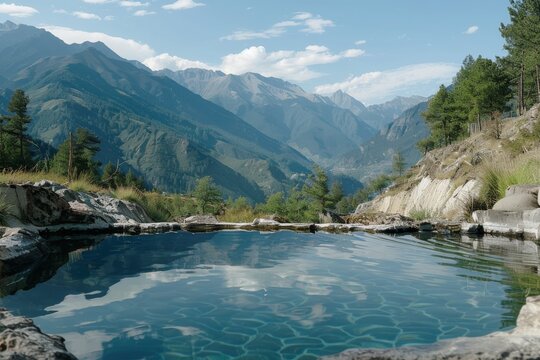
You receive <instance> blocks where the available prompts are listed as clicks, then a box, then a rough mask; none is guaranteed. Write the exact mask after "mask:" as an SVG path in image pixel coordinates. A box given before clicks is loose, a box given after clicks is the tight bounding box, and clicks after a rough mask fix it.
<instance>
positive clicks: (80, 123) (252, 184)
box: [0, 23, 311, 200]
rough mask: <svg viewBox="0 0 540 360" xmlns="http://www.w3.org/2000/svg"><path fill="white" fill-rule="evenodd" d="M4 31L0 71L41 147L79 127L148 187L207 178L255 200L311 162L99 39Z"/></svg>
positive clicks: (104, 155) (189, 184)
mask: <svg viewBox="0 0 540 360" xmlns="http://www.w3.org/2000/svg"><path fill="white" fill-rule="evenodd" d="M6 28H7V29H10V30H6ZM1 29H2V30H1V31H0V61H1V64H2V66H1V67H0V68H1V69H2V70H1V72H2V73H1V74H0V76H3V77H5V78H7V80H8V82H9V84H10V86H11V87H12V88H21V89H24V90H25V91H26V92H27V94H28V95H29V97H30V99H31V103H30V108H29V111H30V114H31V115H32V117H33V119H34V120H33V121H32V123H31V126H30V132H31V135H32V136H34V137H36V138H38V139H40V140H42V141H44V142H46V143H48V144H51V145H58V144H59V143H60V142H62V141H63V140H64V139H66V137H67V136H68V133H69V132H70V131H73V130H75V129H76V128H78V127H85V128H88V129H90V130H91V131H92V132H94V133H96V135H98V137H99V138H100V139H101V141H102V144H101V148H102V151H101V152H100V153H99V154H98V157H99V159H100V160H101V161H102V162H106V161H114V162H115V161H116V160H120V161H122V162H123V163H124V166H125V167H129V168H132V169H134V170H135V171H136V172H137V173H139V174H142V175H143V176H144V177H145V179H146V181H147V182H148V183H149V184H151V185H152V186H154V187H157V188H160V189H163V190H166V191H178V192H183V191H188V190H190V189H192V188H193V186H194V182H195V180H196V179H197V178H199V177H201V176H206V175H209V176H212V177H213V178H214V179H215V181H216V183H217V184H218V185H219V186H220V187H221V188H222V189H223V190H224V192H225V194H226V195H234V196H238V195H243V196H247V197H249V198H251V199H253V200H262V199H263V198H264V195H265V194H269V193H271V192H274V191H280V190H283V189H285V188H288V187H289V186H290V185H291V180H290V179H291V178H293V175H294V174H296V173H305V172H307V171H308V169H309V167H310V166H311V163H310V162H309V161H308V160H307V159H306V158H304V157H303V156H302V155H301V154H300V153H298V152H297V151H295V150H293V149H292V148H290V147H289V146H287V145H285V144H282V143H280V142H279V141H276V140H275V139H272V138H270V137H268V136H266V135H264V134H263V133H261V132H260V131H258V130H257V129H255V128H254V127H253V126H251V125H249V124H247V123H246V122H245V121H243V120H242V119H240V118H239V117H237V116H235V115H234V114H232V113H231V112H229V111H226V110H225V109H223V108H221V107H219V106H217V105H215V104H214V103H212V102H209V101H207V100H205V99H203V98H202V97H200V96H198V95H196V94H194V93H192V92H191V91H189V90H188V89H186V88H185V87H183V86H181V85H179V84H178V83H176V82H175V81H172V80H170V79H168V78H166V77H163V76H155V75H153V74H152V73H150V72H148V71H147V70H145V69H143V68H141V67H138V66H135V65H134V64H132V63H131V62H128V61H126V60H124V59H121V58H119V57H118V56H116V54H114V53H113V52H112V51H111V50H110V49H108V48H106V47H105V45H103V44H99V43H98V44H90V43H86V44H83V45H77V46H72V45H66V44H64V43H63V42H62V41H61V40H59V39H57V38H55V37H54V36H53V35H51V34H49V33H47V32H46V31H44V30H40V29H36V28H33V27H30V26H24V25H19V26H15V27H14V26H12V25H10V24H7V25H6V23H4V25H3V26H2V28H1ZM44 43H46V44H47V45H46V46H45V45H43V44H44ZM104 47H105V48H104ZM25 48H26V50H25ZM111 53H112V54H114V55H115V56H113V55H112V54H111ZM5 69H11V70H10V71H6V70H5ZM5 101H6V100H5V99H4V100H2V101H0V104H1V103H3V102H4V103H5Z"/></svg>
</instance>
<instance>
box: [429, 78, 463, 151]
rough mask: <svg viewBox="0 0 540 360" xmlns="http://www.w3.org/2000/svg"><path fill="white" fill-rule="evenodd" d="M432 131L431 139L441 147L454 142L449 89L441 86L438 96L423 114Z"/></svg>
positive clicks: (436, 95) (430, 102)
mask: <svg viewBox="0 0 540 360" xmlns="http://www.w3.org/2000/svg"><path fill="white" fill-rule="evenodd" d="M422 115H423V116H424V118H425V119H426V122H427V123H428V125H429V127H430V129H431V138H432V139H433V141H434V142H435V143H437V144H440V145H445V146H446V145H448V144H449V143H450V142H451V141H452V140H454V136H455V134H453V133H452V126H451V121H452V117H451V99H450V94H449V92H448V89H447V88H446V87H445V86H444V85H441V86H440V87H439V91H437V94H435V96H434V97H433V98H432V99H431V100H430V101H429V104H428V107H427V110H426V111H425V112H424V113H423V114H422Z"/></svg>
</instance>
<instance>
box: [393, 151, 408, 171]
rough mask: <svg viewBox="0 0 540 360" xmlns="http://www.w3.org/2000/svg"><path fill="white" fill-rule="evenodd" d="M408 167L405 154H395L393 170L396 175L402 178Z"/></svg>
mask: <svg viewBox="0 0 540 360" xmlns="http://www.w3.org/2000/svg"><path fill="white" fill-rule="evenodd" d="M406 165H407V164H406V163H405V158H404V157H403V154H402V153H401V152H399V151H398V152H397V153H395V154H394V157H393V159H392V168H393V169H394V173H396V174H397V175H398V176H402V175H403V171H405V166H406Z"/></svg>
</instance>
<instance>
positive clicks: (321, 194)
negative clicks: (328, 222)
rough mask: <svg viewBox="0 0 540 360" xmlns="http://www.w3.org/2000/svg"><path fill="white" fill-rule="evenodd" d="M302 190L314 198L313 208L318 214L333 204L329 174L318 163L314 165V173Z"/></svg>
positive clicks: (310, 197)
mask: <svg viewBox="0 0 540 360" xmlns="http://www.w3.org/2000/svg"><path fill="white" fill-rule="evenodd" d="M302 191H303V193H304V194H306V196H307V197H308V198H309V199H311V200H312V207H313V210H314V211H315V212H316V213H317V214H318V213H320V212H322V211H323V210H324V209H325V208H326V207H328V206H331V205H332V201H331V199H330V197H329V190H328V176H327V175H326V173H325V172H324V170H323V169H322V168H321V167H319V166H317V165H316V166H315V167H314V169H313V173H312V174H311V175H310V176H309V177H308V181H307V182H306V184H305V185H304V187H303V189H302Z"/></svg>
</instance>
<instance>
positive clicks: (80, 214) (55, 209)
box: [0, 180, 152, 227]
mask: <svg viewBox="0 0 540 360" xmlns="http://www.w3.org/2000/svg"><path fill="white" fill-rule="evenodd" d="M0 197H3V198H4V201H5V202H7V203H8V204H10V214H11V215H12V221H11V224H10V225H20V224H31V225H34V226H36V227H47V226H54V225H60V224H114V223H140V222H152V219H150V217H149V216H148V215H147V214H146V212H145V211H144V209H142V208H141V207H140V206H139V205H137V204H134V203H131V202H128V201H123V200H119V199H115V198H112V197H110V196H106V195H103V194H90V193H83V192H76V191H73V190H70V189H68V188H66V187H64V186H62V185H59V184H55V183H53V182H50V181H46V180H44V181H40V182H39V183H36V184H33V185H30V184H25V185H7V186H0Z"/></svg>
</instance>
